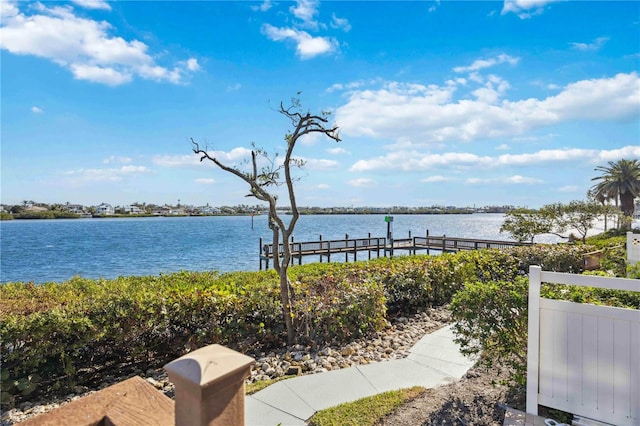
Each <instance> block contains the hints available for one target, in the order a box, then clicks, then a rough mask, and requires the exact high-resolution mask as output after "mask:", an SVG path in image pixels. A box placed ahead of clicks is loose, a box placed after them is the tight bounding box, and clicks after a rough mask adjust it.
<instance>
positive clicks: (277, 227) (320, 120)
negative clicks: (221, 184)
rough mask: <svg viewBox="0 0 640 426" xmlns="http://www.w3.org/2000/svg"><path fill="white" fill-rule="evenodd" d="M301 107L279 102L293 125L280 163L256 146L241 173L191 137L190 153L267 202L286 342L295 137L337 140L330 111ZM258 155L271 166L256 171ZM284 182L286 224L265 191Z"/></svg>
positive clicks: (290, 327) (291, 296) (290, 336)
mask: <svg viewBox="0 0 640 426" xmlns="http://www.w3.org/2000/svg"><path fill="white" fill-rule="evenodd" d="M300 109H301V108H300V102H299V100H298V99H292V100H291V106H290V107H289V108H285V107H284V106H283V104H282V103H280V109H279V110H278V112H279V113H280V114H282V115H284V116H285V117H287V118H288V119H289V120H291V124H292V125H293V127H294V131H293V132H292V133H287V135H286V136H285V140H286V142H287V152H286V154H285V156H284V161H283V163H282V165H277V164H276V162H275V160H274V159H272V158H269V157H268V156H267V154H266V153H265V151H264V150H261V149H257V150H253V151H251V166H252V168H251V170H250V171H248V172H243V171H241V170H239V169H238V168H236V167H229V166H227V165H225V164H223V163H221V162H220V161H218V159H217V158H215V157H213V156H211V155H210V154H209V153H208V152H207V151H206V150H203V149H200V146H199V145H198V144H197V143H196V142H195V141H194V140H193V139H191V143H192V145H193V152H194V153H195V154H198V155H200V161H203V160H205V159H207V160H209V161H212V162H213V163H215V164H216V165H217V166H218V167H220V168H221V169H222V170H224V171H226V172H229V173H232V174H234V175H236V176H237V177H239V178H240V179H242V180H244V181H245V182H246V183H247V184H249V187H250V194H249V196H252V197H256V198H257V199H258V200H261V201H266V202H268V203H269V228H270V229H271V231H272V236H273V239H272V243H273V267H274V269H275V270H276V272H277V273H278V276H279V278H280V279H279V281H280V282H279V285H280V303H281V304H282V316H283V319H284V323H285V327H286V329H287V342H288V344H289V345H292V344H293V343H295V341H296V337H297V330H296V322H295V321H294V319H295V318H294V313H293V303H294V301H295V297H296V294H295V291H294V289H293V287H292V285H291V282H290V281H289V277H288V275H287V271H288V269H289V264H290V263H291V247H290V246H289V238H290V237H291V235H293V230H294V228H295V226H296V222H297V221H298V218H299V215H300V213H299V211H298V205H297V203H296V196H295V192H294V187H293V182H294V178H293V177H292V175H291V166H292V165H293V166H297V167H301V166H302V165H304V162H303V161H301V160H298V159H294V158H292V154H293V149H294V147H295V145H296V142H297V141H298V139H299V138H300V137H301V136H304V135H306V134H309V133H321V134H324V135H325V136H327V137H329V138H330V139H333V140H334V141H336V142H340V136H339V135H338V128H337V127H336V126H333V127H327V123H328V119H327V117H328V116H329V113H327V112H322V113H321V114H320V115H312V114H310V113H309V112H307V113H301V112H300ZM257 157H264V158H265V159H267V161H268V163H269V164H270V167H269V166H267V167H262V168H261V169H260V170H258V163H257V160H256V158H257ZM281 170H282V171H284V175H285V177H284V182H282V180H281V179H280V173H279V172H280V171H281ZM283 183H284V184H285V185H286V187H287V195H288V198H289V203H290V206H291V221H290V222H289V224H288V225H285V223H284V221H283V220H282V219H281V218H280V216H279V215H278V211H277V210H276V203H277V196H276V195H273V194H271V193H269V192H268V191H267V188H268V187H269V186H270V185H274V186H279V185H281V184H283ZM280 240H282V247H283V250H282V255H281V254H280V250H279V247H280Z"/></svg>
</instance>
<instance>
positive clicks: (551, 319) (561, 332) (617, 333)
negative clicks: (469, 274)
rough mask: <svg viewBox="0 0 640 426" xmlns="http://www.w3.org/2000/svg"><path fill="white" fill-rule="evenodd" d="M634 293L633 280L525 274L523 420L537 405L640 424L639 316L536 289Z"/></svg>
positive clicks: (636, 283) (639, 287) (637, 286)
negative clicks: (554, 297)
mask: <svg viewBox="0 0 640 426" xmlns="http://www.w3.org/2000/svg"><path fill="white" fill-rule="evenodd" d="M543 282H546V283H558V284H571V285H580V286H590V287H600V288H609V289H617V290H631V291H640V280H635V279H626V278H606V277H596V276H587V275H577V274H564V273H556V272H546V271H542V270H541V268H540V267H539V266H531V268H530V270H529V320H528V321H529V323H528V327H529V336H528V339H529V341H528V353H527V413H530V414H535V415H537V414H538V404H540V405H543V406H545V407H549V408H555V409H559V410H563V411H566V412H569V413H573V414H575V415H579V416H581V417H587V418H591V419H594V420H598V421H602V422H606V423H610V424H614V425H619V426H626V425H629V426H631V425H635V426H637V425H640V311H639V310H635V309H623V308H614V307H608V306H596V305H588V304H581V303H573V302H568V301H564V300H550V299H544V298H541V297H540V286H541V283H543Z"/></svg>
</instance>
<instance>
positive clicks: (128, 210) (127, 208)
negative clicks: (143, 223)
mask: <svg viewBox="0 0 640 426" xmlns="http://www.w3.org/2000/svg"><path fill="white" fill-rule="evenodd" d="M122 210H124V212H125V213H127V214H142V213H144V211H143V210H142V209H141V208H140V207H138V206H124V207H123V208H122Z"/></svg>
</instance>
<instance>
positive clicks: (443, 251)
mask: <svg viewBox="0 0 640 426" xmlns="http://www.w3.org/2000/svg"><path fill="white" fill-rule="evenodd" d="M446 237H447V236H446V235H444V234H442V254H444V253H445V249H446V247H447V238H446Z"/></svg>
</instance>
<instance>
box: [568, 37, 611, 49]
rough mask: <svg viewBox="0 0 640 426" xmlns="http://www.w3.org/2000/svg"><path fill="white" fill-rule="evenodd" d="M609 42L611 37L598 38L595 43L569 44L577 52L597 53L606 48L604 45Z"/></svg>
mask: <svg viewBox="0 0 640 426" xmlns="http://www.w3.org/2000/svg"><path fill="white" fill-rule="evenodd" d="M607 41H609V37H598V38H597V39H595V40H594V41H593V43H575V42H574V43H569V44H571V47H573V48H574V49H576V50H582V51H597V50H600V48H602V46H604V44H605V43H606V42H607Z"/></svg>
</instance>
